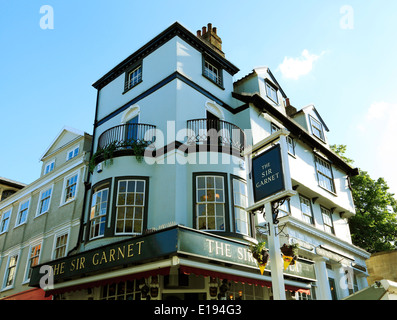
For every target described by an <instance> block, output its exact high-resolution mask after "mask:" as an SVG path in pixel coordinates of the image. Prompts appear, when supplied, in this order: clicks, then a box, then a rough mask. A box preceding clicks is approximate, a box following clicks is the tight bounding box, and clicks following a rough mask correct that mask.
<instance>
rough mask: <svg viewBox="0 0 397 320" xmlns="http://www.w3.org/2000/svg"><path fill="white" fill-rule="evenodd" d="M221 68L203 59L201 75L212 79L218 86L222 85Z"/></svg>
mask: <svg viewBox="0 0 397 320" xmlns="http://www.w3.org/2000/svg"><path fill="white" fill-rule="evenodd" d="M222 72H223V71H222V69H221V68H218V67H216V66H214V65H213V64H212V63H211V62H209V61H208V60H207V59H204V66H203V75H204V76H205V77H206V78H207V79H209V80H210V81H212V82H213V83H215V84H217V85H218V86H221V87H222V86H223V75H222Z"/></svg>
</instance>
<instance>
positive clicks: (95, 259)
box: [92, 253, 99, 266]
mask: <svg viewBox="0 0 397 320" xmlns="http://www.w3.org/2000/svg"><path fill="white" fill-rule="evenodd" d="M97 256H99V253H95V254H94V256H93V257H92V264H93V265H94V266H96V265H97V264H98V263H99V262H98V258H96V257H97Z"/></svg>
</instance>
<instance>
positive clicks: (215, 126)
mask: <svg viewBox="0 0 397 320" xmlns="http://www.w3.org/2000/svg"><path fill="white" fill-rule="evenodd" d="M187 129H188V141H187V143H188V144H200V145H207V146H217V147H223V148H224V147H226V148H228V147H230V148H231V149H234V150H237V151H239V152H241V151H243V150H244V144H245V143H244V142H245V135H244V132H243V130H241V129H240V128H239V127H237V126H236V125H234V124H232V123H230V122H226V121H223V120H219V119H195V120H188V122H187Z"/></svg>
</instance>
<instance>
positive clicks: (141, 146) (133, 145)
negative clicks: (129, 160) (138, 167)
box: [88, 140, 150, 173]
mask: <svg viewBox="0 0 397 320" xmlns="http://www.w3.org/2000/svg"><path fill="white" fill-rule="evenodd" d="M149 144H150V143H149V142H147V141H135V140H126V141H121V142H119V141H113V142H111V143H109V144H108V145H107V146H106V147H104V148H99V149H98V150H97V151H96V152H95V153H94V154H93V155H92V157H91V159H90V162H89V164H88V166H89V170H90V172H91V173H92V172H94V169H95V166H96V163H97V161H98V159H99V158H103V161H105V165H108V164H109V165H112V164H113V157H114V152H115V151H117V150H124V149H132V151H133V152H134V155H135V156H136V160H137V161H138V162H142V160H143V157H144V154H145V149H146V148H147V147H148V145H149Z"/></svg>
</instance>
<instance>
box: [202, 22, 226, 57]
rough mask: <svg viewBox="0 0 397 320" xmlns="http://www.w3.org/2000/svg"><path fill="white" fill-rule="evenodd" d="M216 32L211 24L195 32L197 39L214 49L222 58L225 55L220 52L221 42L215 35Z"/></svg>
mask: <svg viewBox="0 0 397 320" xmlns="http://www.w3.org/2000/svg"><path fill="white" fill-rule="evenodd" d="M216 31H217V30H216V28H215V27H214V28H213V27H212V23H208V25H207V27H205V26H204V27H202V29H201V30H197V37H198V38H199V39H201V40H203V41H204V42H205V43H206V44H207V45H208V46H210V47H211V48H212V49H214V50H215V51H216V52H217V53H219V54H220V55H221V56H222V57H224V56H225V54H224V53H223V51H222V40H221V38H220V37H219V36H218V35H217V34H216Z"/></svg>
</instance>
